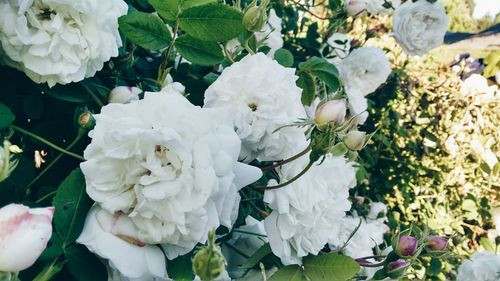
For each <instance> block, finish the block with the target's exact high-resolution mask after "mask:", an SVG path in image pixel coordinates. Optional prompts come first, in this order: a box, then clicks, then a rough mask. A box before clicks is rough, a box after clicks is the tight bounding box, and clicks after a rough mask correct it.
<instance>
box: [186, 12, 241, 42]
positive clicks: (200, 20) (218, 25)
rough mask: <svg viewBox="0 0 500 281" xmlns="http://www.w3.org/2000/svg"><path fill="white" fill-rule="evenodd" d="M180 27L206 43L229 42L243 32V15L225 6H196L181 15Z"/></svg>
mask: <svg viewBox="0 0 500 281" xmlns="http://www.w3.org/2000/svg"><path fill="white" fill-rule="evenodd" d="M179 25H180V27H181V28H182V29H183V30H184V31H185V32H186V33H187V34H189V35H191V36H193V37H195V38H197V39H200V40H205V41H216V42H221V41H228V40H230V39H232V38H235V37H237V36H238V35H240V34H241V33H242V32H243V15H242V13H241V12H240V11H238V10H236V9H235V8H233V7H230V6H228V5H224V4H208V5H202V6H195V7H192V8H189V9H187V10H185V11H183V12H182V13H181V14H180V15H179Z"/></svg>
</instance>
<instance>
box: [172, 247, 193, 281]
mask: <svg viewBox="0 0 500 281" xmlns="http://www.w3.org/2000/svg"><path fill="white" fill-rule="evenodd" d="M191 258H192V253H189V254H186V255H184V256H180V257H177V258H175V259H173V260H167V273H168V276H169V277H170V278H172V279H174V280H175V281H191V280H193V279H194V277H195V274H194V272H193V263H192V261H191Z"/></svg>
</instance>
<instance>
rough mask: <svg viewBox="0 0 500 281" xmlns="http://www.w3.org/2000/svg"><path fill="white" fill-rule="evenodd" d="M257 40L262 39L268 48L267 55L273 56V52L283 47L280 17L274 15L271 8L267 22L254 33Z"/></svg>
mask: <svg viewBox="0 0 500 281" xmlns="http://www.w3.org/2000/svg"><path fill="white" fill-rule="evenodd" d="M255 38H256V39H257V41H262V42H263V43H264V45H265V46H268V47H269V48H270V50H269V52H268V53H267V55H268V56H269V57H273V56H274V52H276V50H278V49H279V48H281V47H283V37H282V35H281V18H280V17H278V16H277V15H276V12H275V11H274V10H273V9H271V10H270V11H269V17H268V19H267V23H266V24H265V25H264V28H263V30H262V31H261V32H256V33H255Z"/></svg>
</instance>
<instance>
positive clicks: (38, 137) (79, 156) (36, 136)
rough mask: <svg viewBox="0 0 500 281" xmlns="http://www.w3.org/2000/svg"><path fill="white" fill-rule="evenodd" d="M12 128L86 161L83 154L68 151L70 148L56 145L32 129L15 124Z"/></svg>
mask: <svg viewBox="0 0 500 281" xmlns="http://www.w3.org/2000/svg"><path fill="white" fill-rule="evenodd" d="M12 128H13V129H14V130H16V131H18V132H20V133H22V134H24V135H27V136H29V137H31V138H33V139H35V140H37V141H40V142H42V143H44V144H46V145H48V146H50V147H52V148H53V149H55V150H58V151H59V152H62V153H64V154H67V155H69V156H72V157H74V158H76V159H78V160H82V161H85V158H83V157H82V156H81V155H78V154H76V153H73V152H71V151H68V150H66V149H64V148H62V147H60V146H58V145H56V144H54V143H52V142H50V141H48V140H46V139H44V138H42V137H41V136H39V135H36V134H34V133H32V132H30V131H27V130H25V129H23V128H20V127H17V126H14V125H13V126H12Z"/></svg>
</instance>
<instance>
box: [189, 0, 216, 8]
mask: <svg viewBox="0 0 500 281" xmlns="http://www.w3.org/2000/svg"><path fill="white" fill-rule="evenodd" d="M181 1H182V3H181V10H186V9H189V8H191V7H195V6H201V5H206V4H211V3H217V0H181Z"/></svg>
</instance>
